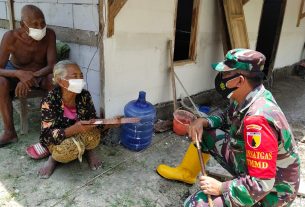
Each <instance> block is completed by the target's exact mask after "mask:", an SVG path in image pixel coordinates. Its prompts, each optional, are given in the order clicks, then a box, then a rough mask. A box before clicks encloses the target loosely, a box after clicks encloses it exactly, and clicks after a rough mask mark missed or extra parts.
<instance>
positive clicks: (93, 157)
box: [86, 150, 102, 170]
mask: <svg viewBox="0 0 305 207" xmlns="http://www.w3.org/2000/svg"><path fill="white" fill-rule="evenodd" d="M86 158H87V161H88V164H89V167H90V168H91V170H97V169H99V168H100V167H101V166H102V161H101V159H100V158H99V157H98V156H97V154H96V153H95V152H94V150H88V151H87V152H86Z"/></svg>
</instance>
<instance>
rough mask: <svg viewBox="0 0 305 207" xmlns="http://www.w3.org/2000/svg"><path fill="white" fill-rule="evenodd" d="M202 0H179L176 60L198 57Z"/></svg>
mask: <svg viewBox="0 0 305 207" xmlns="http://www.w3.org/2000/svg"><path fill="white" fill-rule="evenodd" d="M199 2H200V0H178V5H177V18H176V31H175V49H174V61H181V60H191V61H194V60H195V58H196V51H195V49H196V36H197V22H198V10H199Z"/></svg>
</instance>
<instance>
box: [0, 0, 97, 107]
mask: <svg viewBox="0 0 305 207" xmlns="http://www.w3.org/2000/svg"><path fill="white" fill-rule="evenodd" d="M26 4H34V5H36V6H38V7H39V8H40V9H41V10H42V11H43V13H44V15H45V19H46V22H47V25H48V26H51V27H52V28H53V27H54V28H55V32H56V33H57V39H59V40H63V41H66V42H69V45H70V47H71V52H70V59H71V60H73V61H75V62H77V63H78V64H79V65H80V67H81V69H82V71H83V73H84V76H85V78H86V79H87V88H88V89H89V91H90V92H91V95H92V97H93V101H94V105H95V108H96V109H97V112H98V113H99V111H100V105H101V104H100V66H99V51H98V49H97V47H96V45H97V33H98V30H99V28H98V5H97V4H98V0H73V1H72V0H15V2H14V12H15V19H16V20H18V21H19V20H20V11H21V8H22V7H23V6H24V5H26ZM8 14H9V12H8V10H7V5H6V0H0V19H8ZM5 31H7V30H6V29H1V30H0V38H2V36H3V34H4V32H5ZM79 34H81V35H80V36H77V35H79ZM92 34H93V35H92ZM94 36H95V37H94ZM88 39H91V41H89V40H88ZM80 43H81V44H80ZM90 62H91V63H90Z"/></svg>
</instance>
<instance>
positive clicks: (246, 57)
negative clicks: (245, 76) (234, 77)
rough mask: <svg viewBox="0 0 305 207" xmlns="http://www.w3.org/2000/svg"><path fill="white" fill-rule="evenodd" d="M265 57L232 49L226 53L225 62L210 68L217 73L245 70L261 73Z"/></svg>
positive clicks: (253, 52)
mask: <svg viewBox="0 0 305 207" xmlns="http://www.w3.org/2000/svg"><path fill="white" fill-rule="evenodd" d="M265 60H266V57H265V56H264V55H263V54H262V53H260V52H258V51H255V50H250V49H242V48H238V49H233V50H230V51H229V52H227V54H226V57H225V60H224V61H222V62H219V63H215V64H212V68H213V69H214V70H217V71H231V70H237V69H239V70H245V71H256V72H258V71H262V70H263V68H264V64H265Z"/></svg>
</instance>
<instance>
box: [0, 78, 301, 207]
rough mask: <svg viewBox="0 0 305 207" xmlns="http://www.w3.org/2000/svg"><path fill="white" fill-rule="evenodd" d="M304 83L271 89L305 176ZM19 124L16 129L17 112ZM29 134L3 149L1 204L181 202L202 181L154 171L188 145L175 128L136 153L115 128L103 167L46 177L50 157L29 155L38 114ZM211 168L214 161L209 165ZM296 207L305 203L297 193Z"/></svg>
mask: <svg viewBox="0 0 305 207" xmlns="http://www.w3.org/2000/svg"><path fill="white" fill-rule="evenodd" d="M304 86H305V81H304V80H303V79H301V78H299V77H296V76H291V77H287V78H286V79H285V80H282V81H277V82H275V83H274V86H273V89H272V92H273V94H274V96H275V97H276V99H277V102H278V103H279V105H280V106H281V107H282V109H283V111H284V113H285V114H286V116H287V119H288V121H289V122H290V124H291V126H292V129H293V132H294V135H295V137H296V139H297V141H298V145H299V150H300V155H301V157H302V175H301V176H302V179H303V180H305V170H304V166H305V153H304V150H305V144H304V143H301V140H302V139H304V137H305V125H304V123H305V104H304V103H305V87H304ZM14 116H15V123H16V126H17V130H18V123H19V119H18V116H17V114H15V115H14ZM30 119H31V120H30V123H31V126H30V132H29V134H28V135H26V136H21V135H19V141H18V143H15V144H12V145H9V146H7V147H4V148H1V149H0V163H1V168H0V206H102V207H104V206H105V207H108V206H109V207H116V206H120V207H122V206H123V207H128V206H143V207H144V206H145V207H150V206H151V207H153V206H162V207H163V206H164V207H165V206H166V207H170V206H173V207H174V206H175V207H176V206H182V204H183V201H184V200H185V199H186V197H187V196H188V195H189V194H190V193H192V192H194V191H196V190H197V189H198V185H197V184H195V185H193V186H191V185H186V184H183V183H179V182H172V181H168V180H165V179H163V178H161V177H160V176H159V175H158V174H156V173H155V169H156V167H157V166H158V165H159V164H160V163H166V164H170V165H176V164H177V163H179V161H180V160H181V158H182V156H183V154H184V152H185V150H186V149H187V147H188V145H189V141H188V139H187V138H186V137H179V136H176V135H175V134H173V132H171V131H169V132H165V133H161V134H155V135H154V137H153V143H152V145H151V146H150V147H149V148H148V149H146V150H144V151H142V152H132V151H129V150H127V149H125V148H123V147H122V146H120V145H116V144H115V142H116V141H115V140H119V133H118V131H116V130H113V131H112V133H110V135H108V136H107V137H106V138H105V140H104V142H103V143H102V144H100V145H99V147H98V153H99V154H100V156H101V157H102V159H103V168H101V169H99V170H97V171H91V170H90V169H89V167H88V164H87V163H86V161H85V160H84V161H83V163H79V162H78V161H75V162H72V163H69V164H65V165H60V166H58V167H57V169H56V170H55V172H54V174H53V175H52V176H51V177H50V178H49V179H46V180H43V179H39V178H38V177H37V170H38V168H39V167H40V166H41V165H42V164H43V163H44V162H45V161H46V160H45V159H44V160H39V161H35V160H32V159H30V158H29V157H28V156H27V155H26V153H25V148H26V146H28V145H30V144H32V143H35V142H37V141H38V134H39V113H38V112H33V113H32V114H31V117H30ZM209 165H210V169H211V168H212V167H211V165H213V162H210V163H209ZM293 206H295V207H296V206H297V207H301V206H305V199H303V198H301V197H298V198H297V199H296V200H295V202H294V204H293Z"/></svg>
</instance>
